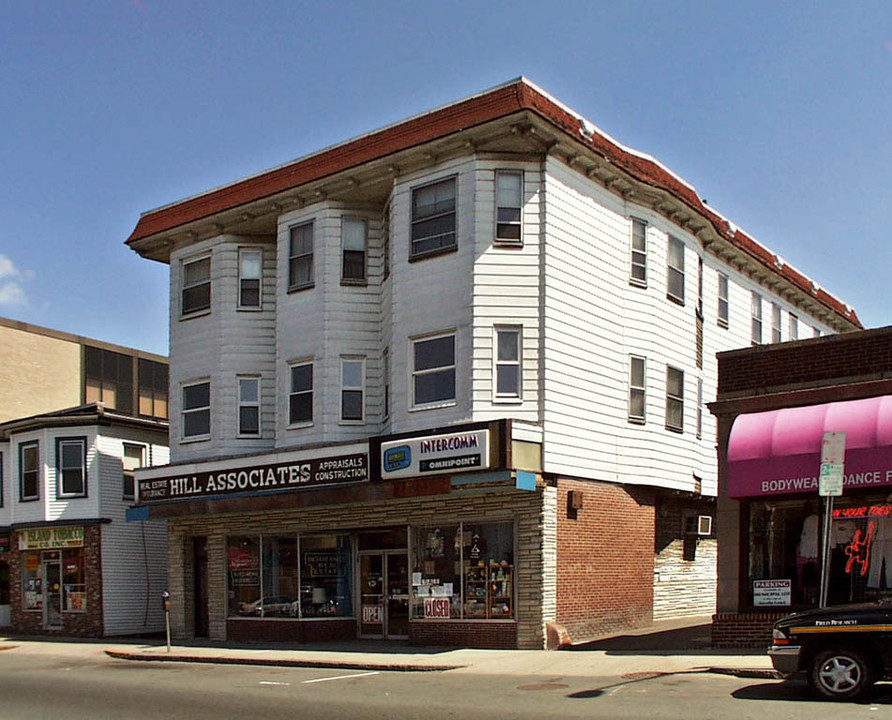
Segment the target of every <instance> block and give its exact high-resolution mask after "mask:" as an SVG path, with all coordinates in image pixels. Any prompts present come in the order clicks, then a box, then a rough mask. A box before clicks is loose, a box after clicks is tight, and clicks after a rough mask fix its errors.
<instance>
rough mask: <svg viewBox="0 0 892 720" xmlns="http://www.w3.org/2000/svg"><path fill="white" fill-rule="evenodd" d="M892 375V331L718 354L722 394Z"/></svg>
mask: <svg viewBox="0 0 892 720" xmlns="http://www.w3.org/2000/svg"><path fill="white" fill-rule="evenodd" d="M889 377H892V327H884V328H877V329H876V330H865V331H863V332H856V333H845V334H842V335H829V336H827V337H820V338H814V339H810V340H801V341H799V342H795V343H782V344H776V345H775V344H773V345H762V346H760V347H755V348H748V349H746V350H732V351H729V352H725V353H719V388H718V393H719V397H720V398H721V397H722V396H723V395H730V394H739V393H752V394H764V393H765V392H766V391H767V390H768V389H770V388H783V387H820V386H823V385H828V384H830V385H840V384H844V379H848V381H849V382H852V381H856V382H865V381H867V380H870V379H875V380H881V379H886V378H889Z"/></svg>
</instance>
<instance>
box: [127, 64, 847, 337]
mask: <svg viewBox="0 0 892 720" xmlns="http://www.w3.org/2000/svg"><path fill="white" fill-rule="evenodd" d="M523 110H530V111H532V112H535V113H536V114H538V115H539V116H541V117H542V118H543V119H545V120H547V121H548V122H549V123H551V124H552V125H553V126H555V127H556V128H557V129H559V130H561V131H563V132H564V133H565V134H567V135H568V136H570V137H571V138H573V139H574V140H576V141H577V142H581V143H583V144H585V145H588V146H589V147H590V148H591V149H593V150H594V151H595V152H597V153H598V154H600V155H602V156H603V157H605V158H606V159H608V160H609V161H610V162H611V163H612V164H614V165H616V166H617V167H619V168H621V169H622V170H624V171H625V172H627V173H629V175H631V176H632V177H634V178H635V179H637V180H639V181H641V182H644V183H647V184H648V185H651V186H653V187H655V188H659V189H662V190H665V191H667V192H669V193H670V194H671V195H673V196H674V197H676V198H677V199H678V200H680V201H682V202H683V203H685V204H686V205H688V206H689V207H690V208H691V209H692V210H694V211H695V212H697V213H698V214H700V215H702V216H704V217H706V218H708V219H709V221H710V222H711V223H712V225H713V227H714V228H715V230H716V231H717V232H718V233H719V234H720V235H721V236H722V238H723V239H724V240H726V241H727V242H729V243H730V244H732V245H734V246H735V247H737V248H738V249H740V250H741V251H743V252H745V253H746V254H748V255H750V256H751V257H752V258H753V259H755V260H757V261H759V262H761V263H762V264H763V265H765V266H766V268H767V269H769V270H771V271H772V272H775V273H777V274H778V275H780V276H782V277H783V278H785V279H786V280H788V281H789V282H791V283H792V284H793V285H795V286H796V287H798V288H800V289H801V290H803V291H804V292H807V293H809V294H811V295H812V296H813V297H815V299H816V300H818V301H819V302H820V303H821V304H823V305H825V306H826V307H827V308H829V309H830V310H832V311H833V312H835V313H837V314H838V315H840V316H841V317H843V318H845V319H846V320H847V321H849V322H852V323H853V324H855V325H856V326H857V327H859V328H861V327H863V326H862V325H861V322H860V321H859V320H858V317H857V315H856V313H855V311H854V310H853V309H851V308H849V307H848V306H846V304H845V303H843V302H841V301H840V300H839V299H837V298H835V297H833V296H832V295H830V294H829V293H828V292H826V291H825V290H823V289H822V288H820V287H818V286H817V285H816V284H815V283H813V282H812V281H811V280H810V279H808V278H807V277H805V276H804V275H802V274H801V273H799V272H798V271H796V270H794V269H793V268H792V267H790V266H789V265H787V264H783V265H779V263H778V259H777V257H776V256H775V255H774V254H773V253H772V252H771V251H770V250H768V249H767V248H765V247H764V246H763V245H761V244H760V243H758V242H756V241H755V240H754V239H752V238H751V237H749V236H748V235H747V234H746V233H744V232H743V231H741V230H739V229H738V228H735V227H733V226H732V225H731V223H729V222H728V220H726V219H725V218H724V217H722V216H721V215H720V214H718V213H717V212H715V211H714V210H713V209H712V208H710V207H709V206H708V205H706V204H705V203H704V202H703V201H702V200H701V199H700V197H699V196H698V195H697V193H696V191H695V190H694V189H693V188H692V187H691V186H690V185H687V184H686V183H684V182H683V181H682V180H680V179H679V178H678V177H677V176H675V175H673V174H672V173H671V172H669V171H668V170H667V169H666V168H664V167H663V166H662V165H660V164H659V163H658V162H656V161H655V160H653V159H652V158H650V157H647V156H643V155H639V154H636V153H635V152H632V151H630V150H629V149H627V148H624V147H622V146H620V145H619V144H618V143H616V142H615V141H613V140H612V139H611V138H609V137H606V136H605V135H604V134H602V133H601V132H600V131H598V130H595V132H592V133H584V132H583V124H582V118H581V117H580V116H578V115H576V114H574V113H573V112H572V111H570V110H569V109H567V108H566V107H564V106H563V105H562V104H560V103H559V102H557V101H556V100H554V99H553V98H551V97H549V96H548V95H546V94H545V93H544V92H542V91H540V90H539V89H538V88H536V87H535V86H533V85H531V84H530V83H528V82H527V81H526V80H525V79H523V78H521V79H519V80H516V81H514V82H511V83H508V84H506V85H502V86H499V87H496V88H493V89H492V90H489V91H485V92H483V93H480V94H478V95H475V96H473V97H470V98H467V99H465V100H460V101H458V102H456V103H453V104H450V105H447V106H445V107H442V108H439V109H437V110H433V111H430V112H427V113H423V114H421V115H417V116H415V117H412V118H409V119H407V120H404V121H402V122H399V123H397V124H395V125H391V126H388V127H385V128H383V129H381V130H378V131H373V132H371V133H369V134H367V135H363V136H361V137H358V138H356V139H354V140H348V141H347V142H344V143H342V144H340V145H335V146H333V147H331V148H328V149H325V150H322V151H320V152H318V153H315V154H313V155H309V156H307V157H304V158H301V159H298V160H295V161H294V162H291V163H287V164H286V165H283V166H281V167H278V168H275V169H273V170H268V171H266V172H261V173H259V174H258V175H255V176H252V177H249V178H246V179H244V180H239V181H236V182H234V183H232V184H229V185H226V186H223V187H221V188H218V189H216V190H211V191H208V192H206V193H203V194H201V195H198V196H195V197H192V198H188V199H185V200H182V201H179V202H175V203H172V204H170V205H166V206H164V207H161V208H158V209H157V210H151V211H149V212H146V213H143V215H141V216H140V218H139V221H138V222H137V224H136V227H135V228H134V229H133V232H132V233H131V234H130V237H129V238H127V241H126V242H127V244H132V243H134V242H136V241H138V240H141V239H144V238H147V237H150V236H152V235H155V234H156V233H160V232H165V231H167V230H171V229H173V228H175V227H177V226H179V225H183V224H185V223H188V222H192V221H195V220H200V219H201V218H204V217H209V216H211V215H214V214H216V213H218V212H222V211H224V210H229V209H232V208H235V207H238V206H239V205H242V204H245V203H249V202H252V201H255V200H260V199H262V198H264V197H268V196H271V195H274V194H276V193H279V192H283V191H286V190H288V189H290V188H293V187H297V186H299V185H302V184H305V183H308V182H312V181H314V180H319V179H321V178H323V177H326V176H328V175H332V174H334V173H337V172H341V171H344V170H347V169H349V168H351V167H357V166H359V165H362V164H363V163H366V162H371V161H373V160H380V159H381V158H384V157H386V156H387V155H390V154H393V153H395V152H398V151H401V150H407V149H409V148H412V147H414V146H417V145H421V144H423V143H426V142H430V141H432V140H436V139H439V138H443V137H446V136H448V135H451V134H453V133H456V132H460V131H462V130H466V129H468V128H470V127H474V126H476V125H481V124H483V123H486V122H490V121H492V120H496V119H498V118H500V117H505V116H507V115H511V114H513V113H516V112H519V111H523Z"/></svg>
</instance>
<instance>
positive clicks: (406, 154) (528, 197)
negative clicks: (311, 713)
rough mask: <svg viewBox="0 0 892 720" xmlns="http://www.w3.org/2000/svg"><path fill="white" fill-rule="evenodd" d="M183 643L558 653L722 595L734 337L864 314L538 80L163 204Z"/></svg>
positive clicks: (148, 222) (148, 501)
mask: <svg viewBox="0 0 892 720" xmlns="http://www.w3.org/2000/svg"><path fill="white" fill-rule="evenodd" d="M127 242H128V244H129V245H130V246H131V247H132V248H133V249H134V250H135V251H137V252H138V253H140V255H142V256H143V257H146V258H149V259H153V260H157V261H160V262H164V263H167V264H169V265H170V270H171V286H170V287H171V293H170V341H171V342H170V373H171V375H170V378H171V392H170V406H171V413H170V415H171V439H170V444H171V464H170V465H169V466H167V467H162V468H153V469H148V470H145V471H142V472H140V473H139V474H138V481H139V486H140V506H139V507H138V508H137V509H136V510H135V511H134V512H133V514H132V515H133V517H151V518H167V519H168V520H169V538H170V556H169V567H170V578H169V581H170V587H171V593H172V601H173V612H172V622H173V628H174V631H175V633H177V634H179V635H180V636H191V635H209V636H211V637H214V638H218V639H223V638H228V639H255V640H256V639H263V638H275V639H284V638H291V639H295V640H311V639H323V638H324V639H332V638H354V637H357V636H358V637H387V638H406V637H408V638H410V639H411V640H412V641H413V642H419V643H436V642H440V643H448V644H464V645H477V646H491V647H543V645H546V644H553V643H554V642H557V641H560V640H561V639H563V640H566V638H567V637H568V636H569V637H570V638H571V639H573V640H578V639H584V638H587V637H592V636H594V635H596V634H599V633H603V632H607V631H612V630H618V629H622V628H626V627H631V626H635V625H641V624H644V623H647V622H649V621H650V620H651V619H652V618H654V617H671V616H676V615H680V614H685V613H687V614H706V613H711V612H713V611H714V608H715V542H714V533H713V529H712V522H711V520H712V515H713V513H712V507H713V503H714V498H715V495H716V475H717V473H716V453H715V423H714V419H713V418H712V417H711V416H710V415H709V413H708V412H705V403H706V402H708V401H710V400H712V399H714V397H715V387H716V361H715V354H716V352H717V351H720V350H724V349H729V348H735V347H741V346H746V345H749V344H751V343H768V342H775V341H779V340H786V339H790V338H793V337H805V336H809V335H812V334H821V333H835V332H843V331H847V330H851V329H854V328H857V327H860V324H859V322H858V319H857V317H856V315H855V313H854V312H853V311H852V310H851V309H850V308H848V307H847V306H846V305H844V304H843V303H841V302H840V301H839V300H837V299H836V298H834V297H833V296H832V295H830V294H828V293H827V292H826V291H824V290H823V289H822V288H821V287H819V286H818V285H817V284H815V283H814V282H812V281H811V280H809V279H808V278H806V277H804V276H803V275H802V274H801V273H799V272H797V271H796V270H795V269H793V268H792V267H790V266H789V265H787V264H786V263H785V262H784V261H783V260H782V259H781V258H780V257H779V256H778V255H776V254H774V253H773V252H771V251H769V250H768V249H766V248H765V247H763V246H762V245H760V244H759V243H757V242H756V241H755V240H754V239H752V238H751V237H749V236H748V235H747V234H746V233H744V232H742V231H741V230H739V229H738V228H736V227H735V226H734V225H732V224H731V223H730V222H729V221H727V220H726V219H725V218H723V217H722V216H721V215H719V214H718V213H717V212H716V211H715V210H713V209H712V208H710V207H708V206H707V205H706V204H705V203H704V202H703V201H702V200H701V199H700V198H699V196H698V195H697V193H696V192H695V190H694V189H693V188H692V187H690V186H689V185H687V184H686V183H685V182H684V181H683V180H681V179H680V178H678V177H677V176H676V175H674V174H673V173H672V172H671V171H669V170H668V169H666V168H665V167H663V166H662V165H661V164H659V163H658V162H657V161H656V160H654V159H652V158H650V157H648V156H646V155H642V154H641V153H638V152H636V151H633V150H630V149H628V148H626V147H623V146H622V145H620V144H619V143H618V142H617V141H615V140H613V139H612V138H610V137H609V136H608V135H606V134H604V133H603V132H601V131H600V130H599V129H597V128H596V127H594V126H593V125H592V124H591V123H590V122H589V121H587V120H585V119H584V118H582V117H581V116H579V115H578V114H576V113H575V112H573V111H572V110H570V109H568V108H567V107H565V106H564V105H562V104H561V103H560V102H558V101H557V100H555V99H554V98H552V97H551V96H549V95H548V94H547V93H545V92H544V91H542V90H541V89H539V88H537V87H536V86H535V85H533V84H531V83H530V82H528V81H527V80H525V79H519V80H517V81H513V82H510V83H507V84H505V85H502V86H500V87H497V88H494V89H491V90H488V91H486V92H484V93H481V94H479V95H475V96H473V97H470V98H468V99H465V100H462V101H459V102H456V103H453V104H450V105H448V106H446V107H443V108H439V109H437V110H433V111H431V112H428V113H424V114H422V115H419V116H416V117H413V118H409V119H407V120H405V121H402V122H400V123H397V124H395V125H392V126H389V127H386V128H384V129H382V130H378V131H375V132H372V133H369V134H368V135H364V136H362V137H359V138H357V139H354V140H350V141H348V142H345V143H342V144H340V145H336V146H333V147H330V148H327V149H325V150H322V151H320V152H318V153H315V154H313V155H310V156H308V157H305V158H302V159H299V160H297V161H294V162H291V163H288V164H286V165H283V166H281V167H279V168H275V169H273V170H270V171H267V172H263V173H261V174H259V175H256V176H253V177H250V178H247V179H244V180H240V181H237V182H235V183H232V184H230V185H226V186H223V187H221V188H218V189H216V190H212V191H209V192H207V193H204V194H202V195H199V196H196V197H193V198H189V199H186V200H183V201H180V202H176V203H174V204H171V205H168V206H165V207H162V208H159V209H157V210H154V211H151V212H148V213H145V214H144V215H143V216H142V217H141V218H140V220H139V223H138V224H137V226H136V228H135V229H134V231H133V233H132V235H131V236H130V238H129V239H128V241H127Z"/></svg>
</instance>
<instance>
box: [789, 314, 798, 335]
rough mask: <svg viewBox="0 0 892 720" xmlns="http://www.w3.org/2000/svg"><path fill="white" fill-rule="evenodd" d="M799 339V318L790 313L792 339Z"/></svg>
mask: <svg viewBox="0 0 892 720" xmlns="http://www.w3.org/2000/svg"><path fill="white" fill-rule="evenodd" d="M798 339H799V318H798V317H796V316H795V315H794V314H793V313H790V340H798Z"/></svg>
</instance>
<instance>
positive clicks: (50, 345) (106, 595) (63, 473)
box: [0, 319, 169, 637]
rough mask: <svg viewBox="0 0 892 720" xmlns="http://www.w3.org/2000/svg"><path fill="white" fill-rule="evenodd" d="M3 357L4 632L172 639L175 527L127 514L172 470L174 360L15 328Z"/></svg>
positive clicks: (0, 545) (9, 328) (0, 609)
mask: <svg viewBox="0 0 892 720" xmlns="http://www.w3.org/2000/svg"><path fill="white" fill-rule="evenodd" d="M0 354H2V358H0V360H2V361H0V396H2V397H3V404H2V406H0V412H2V413H3V414H2V418H3V421H2V422H0V626H2V627H9V628H11V629H12V631H13V632H17V633H27V634H59V635H75V636H85V637H103V636H106V635H123V634H134V633H143V632H151V631H157V630H160V629H163V627H164V621H163V615H162V613H161V612H160V609H159V606H160V601H159V598H160V595H161V592H162V591H163V590H164V588H165V584H166V576H167V553H166V548H167V542H166V540H167V533H166V527H165V526H164V524H163V523H151V522H143V523H128V522H126V521H125V515H126V511H127V509H128V507H129V506H130V505H132V504H133V503H134V501H135V497H136V485H135V474H134V473H135V471H136V469H137V468H139V467H143V466H148V465H152V464H156V463H159V464H165V463H167V462H168V460H169V458H168V450H167V429H168V428H167V384H168V378H167V359H166V358H163V357H160V356H157V355H152V354H150V353H144V352H140V351H136V350H132V349H129V348H123V347H119V346H116V345H110V344H108V343H102V342H98V341H95V340H90V339H87V338H82V337H78V336H75V335H70V334H67V333H61V332H58V331H54V330H48V329H46V328H40V327H36V326H33V325H28V324H25V323H19V322H15V321H11V320H6V319H0ZM60 408H61V409H60ZM13 415H15V417H11V416H13Z"/></svg>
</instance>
